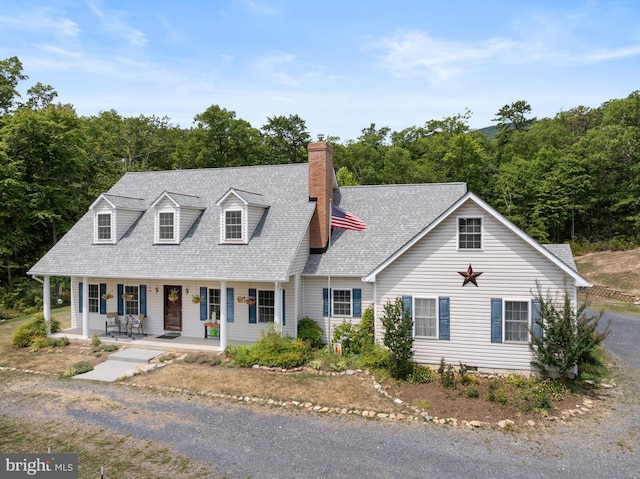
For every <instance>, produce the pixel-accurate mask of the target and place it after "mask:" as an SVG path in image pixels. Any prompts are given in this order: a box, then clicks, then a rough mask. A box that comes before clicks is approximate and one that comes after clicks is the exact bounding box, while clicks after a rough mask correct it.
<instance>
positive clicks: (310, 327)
mask: <svg viewBox="0 0 640 479" xmlns="http://www.w3.org/2000/svg"><path fill="white" fill-rule="evenodd" d="M298 339H300V340H302V341H308V342H309V345H310V346H311V347H312V348H314V349H320V348H321V347H322V329H321V328H320V326H318V323H316V322H315V321H314V320H313V319H311V318H307V317H304V318H300V320H299V321H298Z"/></svg>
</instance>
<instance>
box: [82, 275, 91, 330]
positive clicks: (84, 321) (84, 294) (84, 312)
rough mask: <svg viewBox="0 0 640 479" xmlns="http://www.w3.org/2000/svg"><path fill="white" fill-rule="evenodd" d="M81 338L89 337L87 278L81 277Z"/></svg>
mask: <svg viewBox="0 0 640 479" xmlns="http://www.w3.org/2000/svg"><path fill="white" fill-rule="evenodd" d="M82 339H89V278H87V277H84V278H82Z"/></svg>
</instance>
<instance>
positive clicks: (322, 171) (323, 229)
mask: <svg viewBox="0 0 640 479" xmlns="http://www.w3.org/2000/svg"><path fill="white" fill-rule="evenodd" d="M307 152H308V154H309V201H315V202H316V210H315V212H314V213H313V217H312V218H311V231H310V238H309V247H310V249H311V253H324V252H325V250H326V248H327V245H328V243H329V231H330V226H329V220H330V216H331V211H330V210H329V205H330V201H332V200H333V180H334V171H333V147H332V146H331V145H330V144H329V143H327V142H325V141H322V139H321V138H320V141H317V142H315V143H309V144H308V145H307Z"/></svg>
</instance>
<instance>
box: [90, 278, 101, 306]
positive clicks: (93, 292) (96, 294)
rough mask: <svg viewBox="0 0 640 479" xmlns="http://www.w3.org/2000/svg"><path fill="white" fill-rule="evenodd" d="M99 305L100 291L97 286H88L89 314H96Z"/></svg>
mask: <svg viewBox="0 0 640 479" xmlns="http://www.w3.org/2000/svg"><path fill="white" fill-rule="evenodd" d="M99 305H100V289H99V286H98V285H97V284H89V312H90V313H97V312H98V311H99Z"/></svg>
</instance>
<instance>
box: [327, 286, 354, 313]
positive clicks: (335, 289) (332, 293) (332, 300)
mask: <svg viewBox="0 0 640 479" xmlns="http://www.w3.org/2000/svg"><path fill="white" fill-rule="evenodd" d="M336 291H349V311H351V314H336V308H335V296H334V294H335V292H336ZM330 306H331V316H332V317H336V318H353V288H331V304H330Z"/></svg>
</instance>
